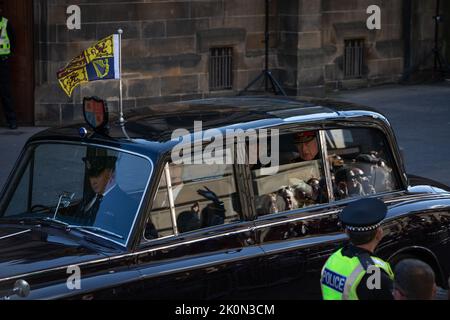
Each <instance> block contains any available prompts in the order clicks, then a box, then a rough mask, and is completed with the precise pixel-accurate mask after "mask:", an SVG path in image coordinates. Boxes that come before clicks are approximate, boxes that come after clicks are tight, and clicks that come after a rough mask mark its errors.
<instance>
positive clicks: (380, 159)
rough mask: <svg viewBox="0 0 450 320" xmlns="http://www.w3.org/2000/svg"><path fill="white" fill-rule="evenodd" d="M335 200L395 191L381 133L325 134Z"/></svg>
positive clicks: (363, 130)
mask: <svg viewBox="0 0 450 320" xmlns="http://www.w3.org/2000/svg"><path fill="white" fill-rule="evenodd" d="M325 136H326V141H327V152H328V158H329V163H330V170H331V176H332V185H333V193H334V197H335V199H336V200H340V199H345V198H351V197H358V196H365V195H370V194H376V193H380V192H388V191H392V190H395V189H397V188H398V181H397V180H396V178H395V174H394V171H393V162H392V154H391V151H390V148H389V145H388V144H387V141H386V138H385V137H384V135H383V133H382V132H381V131H379V130H377V129H372V128H352V129H333V130H326V131H325Z"/></svg>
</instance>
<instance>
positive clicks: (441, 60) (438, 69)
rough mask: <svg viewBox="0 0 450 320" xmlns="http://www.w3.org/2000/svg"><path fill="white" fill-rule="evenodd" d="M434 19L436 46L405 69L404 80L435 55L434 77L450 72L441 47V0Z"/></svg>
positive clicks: (437, 1) (438, 2) (438, 0)
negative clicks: (415, 63)
mask: <svg viewBox="0 0 450 320" xmlns="http://www.w3.org/2000/svg"><path fill="white" fill-rule="evenodd" d="M433 20H434V47H433V49H432V50H431V51H430V52H429V53H428V54H427V55H426V56H425V57H424V58H423V59H422V60H421V61H420V62H419V63H418V64H417V65H416V66H414V67H412V68H410V69H409V70H407V71H405V74H404V76H403V79H402V80H408V79H409V77H410V76H411V74H413V73H414V72H415V71H417V69H419V67H420V66H421V65H423V64H425V63H426V62H427V61H428V59H429V58H430V57H431V56H433V61H434V64H433V79H434V78H435V75H436V74H437V73H440V74H441V75H442V76H445V75H446V74H450V66H449V64H448V63H447V60H446V59H445V57H444V55H443V54H442V52H441V49H442V48H441V47H439V24H440V23H441V22H442V21H443V17H442V16H441V15H440V0H436V15H435V16H434V17H433Z"/></svg>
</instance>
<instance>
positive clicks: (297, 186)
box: [250, 131, 328, 216]
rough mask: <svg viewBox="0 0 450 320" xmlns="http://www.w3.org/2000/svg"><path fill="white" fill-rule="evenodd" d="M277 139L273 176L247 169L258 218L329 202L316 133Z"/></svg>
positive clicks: (306, 132)
mask: <svg viewBox="0 0 450 320" xmlns="http://www.w3.org/2000/svg"><path fill="white" fill-rule="evenodd" d="M279 139H280V141H279V145H280V153H279V156H280V157H279V168H278V171H277V172H276V173H271V174H270V175H264V171H263V170H262V169H263V168H261V167H260V166H258V165H253V166H251V167H250V169H251V173H252V179H253V189H254V192H255V196H256V197H255V207H256V211H257V214H258V216H263V215H267V214H272V213H278V212H284V211H290V210H295V209H298V208H303V207H308V206H312V205H317V204H321V203H326V202H328V196H327V188H326V180H325V174H324V166H323V161H322V156H321V155H322V153H321V150H320V143H319V141H320V139H319V133H318V131H303V132H295V133H290V134H284V135H281V136H280V137H279Z"/></svg>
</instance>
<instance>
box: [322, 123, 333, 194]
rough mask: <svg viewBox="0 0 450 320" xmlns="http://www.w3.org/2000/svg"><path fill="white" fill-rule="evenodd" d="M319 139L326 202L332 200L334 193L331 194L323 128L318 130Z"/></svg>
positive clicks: (331, 188)
mask: <svg viewBox="0 0 450 320" xmlns="http://www.w3.org/2000/svg"><path fill="white" fill-rule="evenodd" d="M319 139H320V140H319V141H320V149H321V151H322V161H323V167H324V168H323V169H324V170H325V179H326V180H325V181H326V185H327V192H328V203H331V202H334V201H335V199H334V194H333V185H332V183H331V181H332V178H331V167H330V162H329V161H328V148H327V140H326V137H325V130H319Z"/></svg>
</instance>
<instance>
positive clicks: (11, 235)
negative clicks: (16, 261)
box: [0, 229, 31, 240]
mask: <svg viewBox="0 0 450 320" xmlns="http://www.w3.org/2000/svg"><path fill="white" fill-rule="evenodd" d="M30 231H31V229H27V230H23V231H19V232H15V233H12V234H7V235H6V236H2V237H0V240H4V239H8V238H12V237H15V236H18V235H20V234H24V233H28V232H30Z"/></svg>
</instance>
